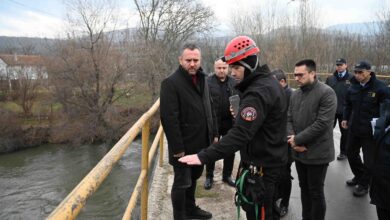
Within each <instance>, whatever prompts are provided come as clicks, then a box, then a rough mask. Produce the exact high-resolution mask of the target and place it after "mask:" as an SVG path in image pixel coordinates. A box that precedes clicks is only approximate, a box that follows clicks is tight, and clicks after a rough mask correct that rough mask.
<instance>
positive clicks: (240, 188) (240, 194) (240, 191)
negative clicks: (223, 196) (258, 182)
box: [235, 169, 265, 220]
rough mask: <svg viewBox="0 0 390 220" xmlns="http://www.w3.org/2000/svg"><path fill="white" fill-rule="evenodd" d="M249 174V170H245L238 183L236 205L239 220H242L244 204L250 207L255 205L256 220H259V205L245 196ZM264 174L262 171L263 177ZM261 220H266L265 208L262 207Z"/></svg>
mask: <svg viewBox="0 0 390 220" xmlns="http://www.w3.org/2000/svg"><path fill="white" fill-rule="evenodd" d="M248 173H249V170H248V169H244V171H243V173H242V175H240V177H239V178H238V179H237V181H236V187H237V192H236V195H235V203H236V207H237V220H239V219H240V211H241V208H240V207H241V204H242V202H244V203H247V204H249V205H254V206H255V215H256V219H259V204H257V203H254V202H251V201H249V199H248V198H247V197H246V196H245V194H244V192H243V188H244V182H245V177H246V176H247V175H248ZM262 174H263V173H262V169H261V175H262ZM261 220H265V208H264V206H262V207H261Z"/></svg>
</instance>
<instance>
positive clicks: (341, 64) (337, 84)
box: [325, 58, 353, 160]
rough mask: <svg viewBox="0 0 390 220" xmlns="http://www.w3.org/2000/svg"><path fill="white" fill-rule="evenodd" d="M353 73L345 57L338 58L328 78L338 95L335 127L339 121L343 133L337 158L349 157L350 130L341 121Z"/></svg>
mask: <svg viewBox="0 0 390 220" xmlns="http://www.w3.org/2000/svg"><path fill="white" fill-rule="evenodd" d="M352 77H353V75H352V74H350V73H349V72H348V65H347V61H346V60H345V59H344V58H339V59H337V60H336V71H335V72H334V73H333V75H331V76H329V77H328V78H327V79H326V82H325V83H326V84H327V85H328V86H330V87H332V89H333V90H334V92H335V93H336V96H337V110H336V115H335V118H334V123H333V127H335V126H336V123H337V121H338V122H339V128H340V133H341V138H340V154H339V155H338V156H337V160H344V159H346V158H347V150H346V147H347V136H348V130H347V129H345V128H343V127H341V121H342V120H343V104H344V100H345V96H346V95H347V90H348V88H349V86H350V85H351V79H352Z"/></svg>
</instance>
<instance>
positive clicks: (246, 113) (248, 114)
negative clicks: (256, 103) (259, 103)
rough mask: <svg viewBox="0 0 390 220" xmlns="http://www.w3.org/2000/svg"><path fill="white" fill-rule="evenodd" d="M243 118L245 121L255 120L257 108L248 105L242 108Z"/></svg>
mask: <svg viewBox="0 0 390 220" xmlns="http://www.w3.org/2000/svg"><path fill="white" fill-rule="evenodd" d="M240 114H241V118H242V119H244V120H245V121H254V120H255V119H256V117H257V112H256V109H255V108H253V107H246V108H244V109H242V110H241V113H240Z"/></svg>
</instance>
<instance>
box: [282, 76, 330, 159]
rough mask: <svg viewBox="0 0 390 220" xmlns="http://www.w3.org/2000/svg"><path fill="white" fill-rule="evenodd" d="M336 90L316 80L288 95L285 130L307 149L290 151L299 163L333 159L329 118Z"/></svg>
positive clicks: (297, 143) (299, 144)
mask: <svg viewBox="0 0 390 220" xmlns="http://www.w3.org/2000/svg"><path fill="white" fill-rule="evenodd" d="M336 105H337V101H336V94H335V92H334V91H333V89H332V88H330V87H329V86H327V85H325V84H324V83H322V82H319V81H318V80H315V81H314V82H313V83H312V84H309V85H305V86H302V87H300V88H299V89H297V90H295V91H294V92H293V93H292V95H291V98H290V106H289V109H288V116H287V132H288V134H289V135H295V143H296V145H298V146H305V147H306V148H307V151H305V152H302V153H298V152H296V151H293V158H294V160H296V161H299V162H301V163H303V164H326V163H329V162H330V161H332V160H334V154H335V152H334V144H333V121H334V115H335V113H336V107H337V106H336Z"/></svg>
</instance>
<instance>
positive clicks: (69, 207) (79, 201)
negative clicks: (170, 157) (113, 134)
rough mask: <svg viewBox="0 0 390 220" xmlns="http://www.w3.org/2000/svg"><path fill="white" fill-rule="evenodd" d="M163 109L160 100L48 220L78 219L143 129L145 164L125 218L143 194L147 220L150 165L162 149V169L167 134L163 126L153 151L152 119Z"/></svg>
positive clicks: (129, 214) (128, 217) (142, 208)
mask: <svg viewBox="0 0 390 220" xmlns="http://www.w3.org/2000/svg"><path fill="white" fill-rule="evenodd" d="M159 107H160V99H158V100H157V101H156V102H155V103H154V104H153V106H152V107H151V108H150V109H149V110H148V111H147V112H146V113H144V114H143V115H142V116H141V118H140V119H138V121H137V122H136V123H135V124H134V125H133V126H132V127H131V128H130V129H129V130H128V131H127V132H126V134H125V135H124V136H123V137H122V138H121V139H120V140H119V141H118V142H117V143H116V144H115V145H114V147H113V148H112V149H111V150H110V151H109V152H108V153H107V154H106V155H105V156H104V157H103V159H101V160H100V162H99V163H98V164H97V165H96V166H95V167H94V168H93V169H92V170H91V171H90V172H89V173H88V175H87V176H85V177H84V179H83V180H82V181H81V182H80V183H79V184H78V185H77V186H76V187H75V188H74V189H73V191H72V192H71V193H69V195H68V196H67V197H66V198H65V199H64V200H63V201H62V202H61V203H60V204H59V205H58V206H57V208H56V209H55V210H54V211H53V212H52V213H51V214H50V216H49V217H48V218H47V219H49V220H57V219H61V220H62V219H64V220H65V219H66V220H70V219H75V218H76V217H77V215H78V214H79V212H80V211H81V209H82V208H83V207H84V205H85V203H86V200H87V199H88V198H89V197H90V196H91V195H92V194H93V193H94V192H95V191H96V190H97V189H98V188H99V186H100V184H101V183H102V182H103V181H104V180H105V178H106V177H107V176H108V174H109V173H110V172H111V170H112V168H113V166H114V165H115V164H116V163H117V162H118V161H119V159H120V158H121V157H122V156H123V154H124V153H125V151H126V149H127V148H128V147H129V146H130V144H131V143H132V142H133V140H134V139H135V138H136V137H137V135H138V133H139V132H140V130H141V129H142V161H141V163H142V165H141V173H140V175H139V177H138V181H137V184H136V186H135V188H134V190H133V193H132V195H131V198H130V201H129V204H128V206H127V208H126V211H125V213H124V215H123V219H124V220H125V219H126V220H128V219H130V218H131V214H132V211H133V209H134V208H135V206H136V203H137V200H138V196H139V194H140V192H141V219H142V220H146V219H147V212H148V175H149V166H150V164H151V162H152V158H153V156H154V154H155V152H156V150H157V147H158V145H159V146H160V164H159V165H160V166H162V165H163V147H164V146H163V143H164V141H163V140H164V131H163V128H162V126H161V125H160V127H159V129H158V132H157V134H156V136H155V138H154V141H153V143H152V146H151V147H150V149H149V147H148V146H149V144H148V142H149V136H150V120H151V117H152V116H153V115H154V114H155V113H156V112H157V110H158V109H159Z"/></svg>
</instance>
